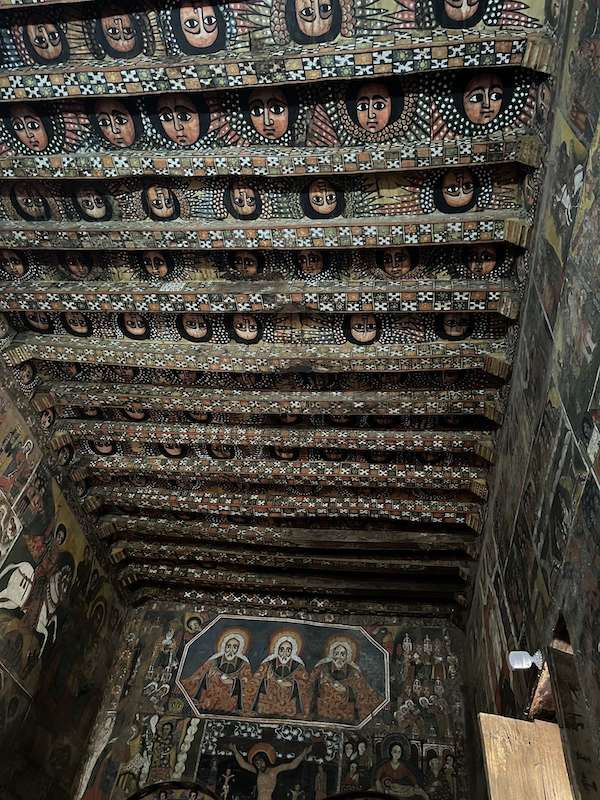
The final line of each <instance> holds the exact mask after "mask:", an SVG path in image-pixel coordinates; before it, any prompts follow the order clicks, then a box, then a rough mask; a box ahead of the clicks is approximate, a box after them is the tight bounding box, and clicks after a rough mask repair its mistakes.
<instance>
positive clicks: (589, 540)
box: [468, 0, 600, 798]
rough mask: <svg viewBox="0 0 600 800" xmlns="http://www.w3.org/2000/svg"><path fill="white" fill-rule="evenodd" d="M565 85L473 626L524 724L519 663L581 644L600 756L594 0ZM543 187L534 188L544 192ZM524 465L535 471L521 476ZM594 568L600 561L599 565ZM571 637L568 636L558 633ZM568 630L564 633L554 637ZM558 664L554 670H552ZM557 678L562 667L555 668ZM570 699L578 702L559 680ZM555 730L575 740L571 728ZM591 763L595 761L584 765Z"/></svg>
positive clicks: (479, 679) (584, 720) (588, 788)
mask: <svg viewBox="0 0 600 800" xmlns="http://www.w3.org/2000/svg"><path fill="white" fill-rule="evenodd" d="M555 17H556V24H555V25H554V27H555V29H556V31H557V33H561V32H562V34H563V36H562V39H561V38H560V37H559V41H558V42H557V47H558V51H557V52H558V53H559V54H560V53H562V54H563V56H564V57H563V59H562V61H561V62H560V63H561V68H560V77H559V79H557V80H552V79H550V80H549V81H548V82H547V83H545V84H540V87H539V92H538V100H539V101H540V102H539V103H538V109H539V116H540V117H541V119H544V120H546V121H548V122H550V123H552V126H553V127H552V135H551V137H550V138H549V141H548V142H547V145H546V146H547V154H548V155H547V159H546V167H545V171H546V175H545V181H546V184H547V188H546V194H545V196H544V197H542V199H541V208H540V212H541V213H540V217H539V221H538V228H537V233H536V236H535V246H534V248H533V249H532V252H531V254H530V261H531V264H532V275H531V277H532V280H531V285H530V287H529V289H528V291H527V294H526V297H525V303H526V308H525V313H524V314H523V317H522V319H523V323H522V328H523V335H522V341H521V347H520V350H519V351H518V352H517V354H516V357H515V362H514V366H515V374H514V378H513V382H512V387H513V388H512V393H511V396H510V397H509V399H508V405H507V409H506V418H507V425H506V428H505V430H506V432H505V433H504V434H503V435H501V436H500V437H499V442H498V466H497V474H496V482H495V484H494V489H493V491H492V497H491V499H490V503H491V505H492V509H493V513H492V515H491V516H490V518H489V519H488V522H487V526H486V528H485V531H484V541H483V548H482V560H481V564H480V569H479V572H478V577H477V581H476V585H475V591H474V597H473V606H472V609H471V612H470V620H469V625H468V640H469V642H470V646H471V647H472V650H473V666H474V670H475V672H474V674H475V678H476V685H477V689H476V698H475V701H476V705H477V706H478V707H479V708H481V709H483V710H486V711H495V712H500V713H504V714H509V715H511V716H519V715H520V714H521V713H522V712H523V711H527V710H528V709H529V705H530V703H531V681H530V680H529V679H528V676H527V674H526V673H525V674H523V673H519V672H511V670H510V669H509V666H508V653H509V652H510V651H511V650H516V649H519V650H521V649H523V650H529V651H530V652H532V653H533V652H534V651H535V650H537V649H538V648H542V650H544V649H545V648H549V647H550V646H551V642H552V641H553V638H554V636H555V635H556V636H559V638H560V639H561V646H563V645H564V642H566V639H565V637H568V638H570V646H571V647H572V649H573V653H574V655H573V669H574V674H576V676H577V680H578V681H579V683H580V685H581V692H582V694H584V695H585V697H586V704H587V707H588V708H589V710H590V712H589V715H585V714H583V715H581V717H580V718H579V719H578V720H577V723H576V724H577V726H578V727H579V729H580V730H581V731H585V736H586V737H587V741H590V742H593V743H594V744H593V745H592V747H593V746H597V742H598V741H600V730H599V729H598V708H599V698H600V693H599V692H598V674H599V666H598V652H597V647H596V646H595V645H594V644H593V642H592V640H591V636H593V634H592V631H593V630H596V629H597V625H596V624H595V622H593V621H592V620H591V617H590V614H591V615H593V614H594V610H593V609H594V608H595V605H596V598H597V582H598V575H597V569H596V567H595V566H594V564H597V556H596V555H595V554H597V549H598V547H597V545H598V543H597V539H598V526H597V521H596V517H597V514H596V507H597V503H596V498H597V495H598V484H597V479H596V474H595V472H594V469H596V470H597V454H598V450H597V444H596V443H597V440H598V430H597V421H596V420H595V418H594V416H593V415H592V414H593V410H594V408H595V403H596V402H597V401H595V400H594V394H595V392H596V389H595V386H596V384H597V381H598V369H599V367H600V361H599V360H598V358H599V356H598V341H597V340H598V331H597V325H595V324H594V322H596V321H597V319H598V309H597V304H596V299H595V298H596V295H597V283H598V272H597V268H596V262H597V259H596V256H595V251H594V250H593V248H594V242H595V241H596V240H597V236H598V224H597V222H598V218H597V210H598V197H597V194H598V193H597V185H598V130H597V122H598V111H599V109H600V106H599V104H598V87H599V83H598V74H597V69H596V67H597V63H596V62H597V57H596V50H595V48H596V44H597V36H596V33H595V27H596V19H597V12H596V10H595V9H591V8H590V7H589V6H588V5H587V3H585V2H579V1H578V0H576V2H574V3H572V4H570V5H569V6H568V8H567V6H566V4H559V5H558V6H557V9H556V14H555ZM533 188H535V187H533ZM516 460H519V461H521V462H522V463H523V464H526V465H527V466H526V467H525V468H524V469H523V470H520V471H515V470H514V463H515V461H516ZM595 558H596V561H594V559H595ZM559 628H560V630H559ZM555 631H556V632H555ZM549 663H551V664H553V662H552V659H549ZM550 669H551V670H552V666H551V667H550ZM555 677H556V679H557V680H558V681H559V683H558V695H559V696H560V694H561V693H562V692H563V691H567V687H566V685H564V684H562V685H561V684H560V676H559V675H558V674H557V675H556V676H555ZM558 705H559V704H558V699H557V719H558V720H559V721H560V722H561V725H563V723H564V727H565V730H568V729H569V727H570V726H571V725H572V724H573V720H570V721H569V720H568V719H567V720H561V719H560V715H559V711H560V710H559V708H558ZM566 752H567V758H568V759H570V762H569V764H570V774H571V778H572V781H573V783H574V785H576V786H577V791H578V792H579V796H581V797H582V798H588V797H593V796H595V794H596V793H597V783H596V784H595V783H594V781H593V779H592V777H591V774H592V773H591V772H590V769H591V768H590V766H589V763H587V762H586V760H585V759H586V758H587V757H586V756H585V754H584V753H580V752H575V751H574V750H573V748H571V747H570V745H569V744H567V747H566ZM580 756H583V758H580Z"/></svg>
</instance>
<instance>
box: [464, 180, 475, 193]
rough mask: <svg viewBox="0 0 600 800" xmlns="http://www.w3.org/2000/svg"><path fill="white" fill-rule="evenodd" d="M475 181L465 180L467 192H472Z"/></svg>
mask: <svg viewBox="0 0 600 800" xmlns="http://www.w3.org/2000/svg"><path fill="white" fill-rule="evenodd" d="M473 188H474V186H473V183H472V182H471V181H464V182H463V191H465V192H472V191H473Z"/></svg>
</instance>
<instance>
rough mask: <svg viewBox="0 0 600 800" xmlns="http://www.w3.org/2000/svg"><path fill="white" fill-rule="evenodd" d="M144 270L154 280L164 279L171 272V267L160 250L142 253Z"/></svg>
mask: <svg viewBox="0 0 600 800" xmlns="http://www.w3.org/2000/svg"><path fill="white" fill-rule="evenodd" d="M142 265H143V267H144V270H145V271H146V272H147V273H148V275H151V276H152V277H153V278H164V277H165V275H166V274H167V272H168V271H169V265H168V264H167V260H166V258H165V257H164V255H163V254H162V253H161V252H160V250H145V251H144V252H143V253H142Z"/></svg>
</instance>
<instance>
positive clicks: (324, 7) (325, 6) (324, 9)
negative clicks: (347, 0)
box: [319, 3, 331, 17]
mask: <svg viewBox="0 0 600 800" xmlns="http://www.w3.org/2000/svg"><path fill="white" fill-rule="evenodd" d="M319 11H320V12H321V16H322V17H325V16H326V15H327V14H330V13H331V5H330V4H329V3H322V4H321V5H320V6H319Z"/></svg>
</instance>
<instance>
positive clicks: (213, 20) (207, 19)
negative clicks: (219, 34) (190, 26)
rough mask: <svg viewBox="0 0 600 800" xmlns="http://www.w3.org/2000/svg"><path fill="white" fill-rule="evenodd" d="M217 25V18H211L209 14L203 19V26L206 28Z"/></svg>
mask: <svg viewBox="0 0 600 800" xmlns="http://www.w3.org/2000/svg"><path fill="white" fill-rule="evenodd" d="M216 24H217V18H216V17H211V16H210V14H209V15H208V16H207V17H204V25H205V27H207V28H210V27H212V26H213V25H216Z"/></svg>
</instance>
